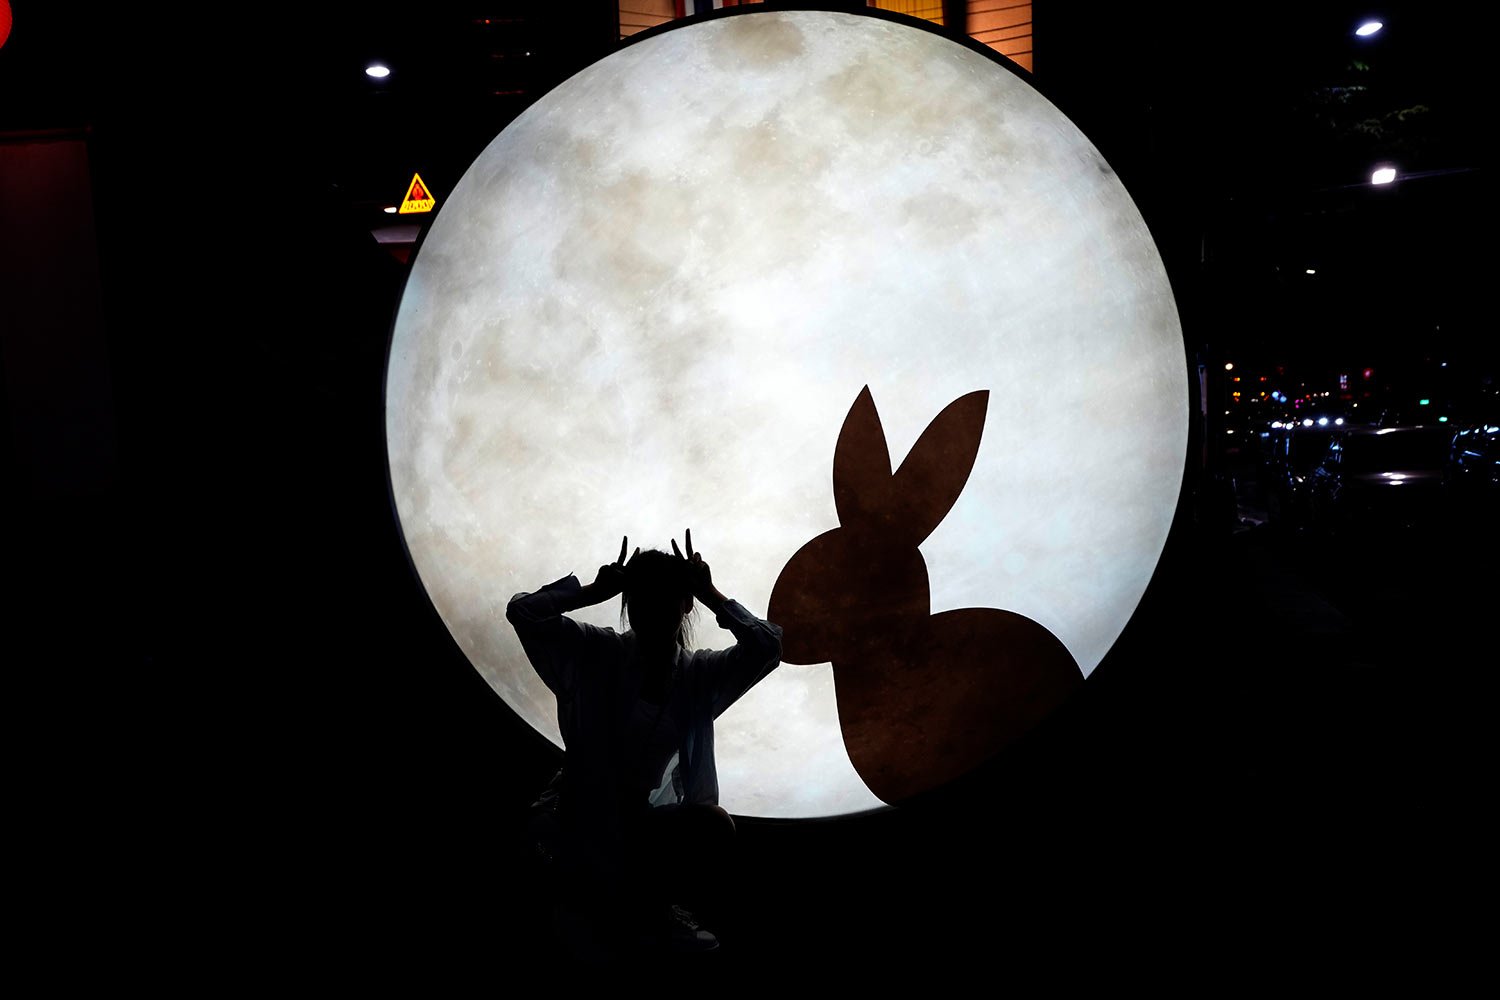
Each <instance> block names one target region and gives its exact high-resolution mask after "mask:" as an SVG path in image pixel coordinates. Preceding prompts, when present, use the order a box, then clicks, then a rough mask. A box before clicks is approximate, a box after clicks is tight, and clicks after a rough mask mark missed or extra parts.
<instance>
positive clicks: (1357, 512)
mask: <svg viewBox="0 0 1500 1000" xmlns="http://www.w3.org/2000/svg"><path fill="white" fill-rule="evenodd" d="M1452 439H1453V432H1452V431H1451V430H1450V429H1449V428H1447V427H1444V426H1442V425H1435V426H1433V425H1421V424H1418V425H1413V426H1406V427H1358V428H1354V429H1352V430H1350V429H1347V428H1346V429H1342V430H1340V431H1338V432H1337V433H1334V434H1331V435H1329V438H1328V442H1327V448H1326V451H1325V453H1324V455H1323V457H1322V458H1321V459H1320V460H1319V461H1318V462H1317V463H1316V464H1315V465H1314V466H1313V468H1312V470H1311V471H1310V472H1309V473H1308V476H1307V481H1306V483H1305V488H1306V490H1307V506H1308V510H1309V518H1310V520H1311V522H1312V523H1313V524H1315V525H1316V526H1318V527H1319V528H1322V529H1325V530H1328V531H1330V532H1345V531H1364V530H1371V529H1401V528H1411V527H1418V526H1434V525H1436V524H1438V523H1439V519H1440V518H1441V516H1442V514H1443V512H1444V500H1445V492H1444V489H1443V479H1444V467H1445V465H1446V463H1447V460H1448V453H1449V449H1450V445H1451V442H1452Z"/></svg>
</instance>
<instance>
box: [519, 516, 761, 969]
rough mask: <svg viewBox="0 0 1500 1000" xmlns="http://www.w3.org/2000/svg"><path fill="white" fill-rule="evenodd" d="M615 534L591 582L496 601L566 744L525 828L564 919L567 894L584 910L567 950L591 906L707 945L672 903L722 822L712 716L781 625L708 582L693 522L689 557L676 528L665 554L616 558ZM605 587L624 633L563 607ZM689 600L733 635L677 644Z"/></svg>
mask: <svg viewBox="0 0 1500 1000" xmlns="http://www.w3.org/2000/svg"><path fill="white" fill-rule="evenodd" d="M626 545H627V543H626V541H625V540H622V541H621V543H620V558H619V559H618V560H617V561H615V562H613V563H610V564H608V565H605V566H601V567H599V572H598V575H597V576H596V577H595V579H594V582H593V583H590V584H588V585H587V586H580V585H579V582H578V579H577V577H575V576H572V575H569V576H566V577H564V578H563V579H561V580H558V581H557V582H555V583H551V584H548V585H547V586H546V587H543V588H542V589H541V590H538V591H536V592H535V593H529V594H527V593H522V594H517V595H516V596H515V597H513V598H511V600H510V604H509V605H508V606H507V608H506V618H507V619H508V620H509V621H510V623H511V624H512V625H513V626H515V629H516V634H517V635H518V636H519V637H520V639H521V645H522V646H523V648H524V649H525V650H526V655H527V657H528V658H529V659H530V660H531V664H532V666H533V667H534V668H535V669H536V671H537V673H538V674H539V675H541V678H542V680H544V681H545V682H546V683H547V686H548V687H549V688H550V689H551V690H552V693H553V694H555V695H556V696H557V715H558V723H559V726H560V727H561V729H562V736H563V743H564V746H565V747H566V756H565V758H564V765H563V768H562V770H560V771H559V772H558V774H557V776H556V777H555V778H554V779H553V781H552V783H551V784H550V785H549V786H548V788H547V790H546V791H545V792H544V793H543V794H542V796H541V798H540V799H539V800H538V802H537V803H536V804H535V805H534V806H533V810H532V826H531V829H532V835H533V837H534V838H535V840H536V843H537V846H538V849H539V850H540V851H541V852H542V854H543V855H544V857H546V858H547V859H548V860H550V861H552V862H553V864H554V867H555V868H556V869H557V870H558V871H559V872H560V873H561V874H562V875H563V876H564V884H563V885H562V886H560V888H561V889H563V891H564V892H565V893H566V894H567V895H568V896H569V897H570V898H571V900H572V903H573V904H574V909H572V911H571V915H572V918H574V919H576V918H577V914H578V913H579V912H580V910H579V909H578V907H579V906H581V908H582V910H581V912H584V913H588V914H591V915H592V916H591V917H589V918H585V919H583V920H582V921H581V922H578V923H575V926H574V927H573V928H572V931H571V933H570V936H571V937H573V939H574V945H575V947H576V948H581V949H582V950H584V951H585V953H589V952H590V951H591V950H592V948H591V945H590V944H589V937H590V935H591V933H592V928H591V924H592V925H597V923H598V921H599V919H600V918H602V919H603V920H604V921H606V922H607V923H612V924H613V925H614V928H613V929H614V931H616V932H618V931H620V930H624V931H626V932H627V933H629V932H630V930H631V929H632V927H633V928H634V929H636V930H639V931H641V932H643V933H644V934H646V935H647V936H649V937H653V938H655V939H657V940H659V941H662V942H664V943H667V944H670V945H672V946H674V947H679V948H685V949H690V950H709V949H712V948H714V947H716V946H717V944H718V942H717V940H716V939H715V938H714V936H713V935H712V934H710V933H708V932H707V931H705V930H703V929H701V928H700V927H698V926H697V923H696V921H695V920H694V918H693V917H692V915H691V914H690V913H688V912H687V911H686V910H684V909H683V908H682V907H681V906H678V905H675V904H677V903H680V902H682V901H683V900H684V899H687V900H693V901H701V896H702V893H703V892H704V891H705V890H706V889H708V888H711V887H712V882H713V880H714V877H715V876H716V875H717V874H719V872H718V870H717V869H719V868H720V866H721V865H722V862H723V859H724V857H725V854H726V852H727V849H728V848H729V846H730V845H731V843H732V838H733V834H734V822H733V820H731V819H730V817H729V814H728V813H727V812H725V811H724V810H723V809H722V808H720V806H719V805H718V802H719V783H718V772H717V770H716V767H715V763H714V720H715V719H716V718H718V717H719V715H720V714H722V713H723V712H724V710H725V709H727V708H728V707H729V706H730V705H732V704H734V702H735V701H736V700H738V699H739V697H740V696H741V695H742V694H744V693H745V692H746V691H748V690H749V689H750V688H751V687H753V686H754V685H755V684H756V683H757V682H759V681H760V680H761V678H763V677H765V676H766V675H767V674H769V673H770V672H771V671H772V670H774V669H775V668H776V666H777V665H778V664H779V663H780V662H781V629H780V628H779V627H777V626H776V625H773V624H771V623H770V622H767V621H763V620H761V619H759V618H756V617H755V616H754V615H752V614H751V613H750V612H749V611H747V610H746V609H745V608H744V606H743V605H741V604H740V603H739V602H737V601H733V600H730V599H729V598H727V597H725V596H724V595H723V594H722V593H720V592H719V590H718V588H716V587H715V586H714V583H713V579H712V576H711V574H710V572H709V567H708V564H707V563H706V562H704V561H703V556H702V554H701V553H698V552H694V551H693V541H692V532H688V534H687V539H686V547H687V553H688V554H687V555H686V556H684V555H683V554H682V552H681V550H679V549H678V548H677V542H676V540H675V539H674V540H673V542H672V554H670V555H669V554H668V553H666V552H661V551H658V550H650V551H646V552H642V551H641V550H640V549H636V551H635V554H634V555H633V556H631V558H630V560H629V562H626V560H625V551H626ZM617 594H623V596H624V601H623V609H622V617H625V616H628V618H629V621H630V629H629V630H628V631H626V632H624V633H623V634H622V633H619V632H616V631H615V630H614V629H610V628H599V627H597V626H594V625H588V624H585V623H582V622H577V621H574V620H573V619H571V618H568V617H567V612H569V611H574V610H576V609H578V608H582V607H587V606H589V605H593V604H599V603H601V602H603V601H607V600H609V599H610V598H612V597H614V596H616V595H617ZM694 598H696V599H697V600H698V601H700V602H702V603H703V604H704V605H705V606H706V607H707V608H708V609H709V610H710V611H712V612H713V613H714V615H715V616H716V617H717V619H718V622H719V625H720V626H721V627H722V628H725V629H728V630H729V631H730V632H731V633H732V634H733V635H734V637H735V640H736V644H735V645H734V646H733V647H732V648H730V649H725V650H697V651H695V652H689V651H688V649H687V639H688V635H687V624H688V615H689V614H690V613H691V611H692V609H693V600H694ZM564 912H565V913H568V912H569V911H568V910H567V909H565V910H564ZM602 947H603V949H604V951H605V953H608V952H609V950H610V949H611V948H612V943H611V942H605V943H604V944H603V946H602ZM595 954H597V952H595Z"/></svg>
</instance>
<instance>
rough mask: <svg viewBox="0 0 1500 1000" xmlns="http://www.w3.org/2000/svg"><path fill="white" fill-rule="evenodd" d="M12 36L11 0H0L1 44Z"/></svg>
mask: <svg viewBox="0 0 1500 1000" xmlns="http://www.w3.org/2000/svg"><path fill="white" fill-rule="evenodd" d="M9 37H10V0H0V46H4V45H5V40H6V39H7V38H9Z"/></svg>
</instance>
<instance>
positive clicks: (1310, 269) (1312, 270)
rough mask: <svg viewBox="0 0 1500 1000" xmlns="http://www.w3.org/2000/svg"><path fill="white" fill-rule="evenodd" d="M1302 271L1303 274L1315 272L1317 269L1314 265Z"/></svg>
mask: <svg viewBox="0 0 1500 1000" xmlns="http://www.w3.org/2000/svg"><path fill="white" fill-rule="evenodd" d="M1303 273H1304V274H1317V273H1318V269H1317V268H1315V267H1310V268H1308V269H1307V270H1306V271H1304V272H1303Z"/></svg>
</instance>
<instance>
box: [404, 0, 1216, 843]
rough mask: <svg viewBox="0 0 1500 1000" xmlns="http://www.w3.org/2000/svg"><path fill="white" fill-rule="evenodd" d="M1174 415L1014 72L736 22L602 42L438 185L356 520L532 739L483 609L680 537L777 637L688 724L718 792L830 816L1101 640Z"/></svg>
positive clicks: (996, 64) (1121, 266)
mask: <svg viewBox="0 0 1500 1000" xmlns="http://www.w3.org/2000/svg"><path fill="white" fill-rule="evenodd" d="M1187 399H1188V385H1187V373H1186V363H1185V358H1184V354H1183V347H1182V338H1181V328H1180V325H1179V321H1178V317H1177V312H1176V305H1175V301H1174V300H1173V297H1172V292H1171V287H1170V284H1169V282H1168V279H1167V276H1166V272H1165V269H1164V267H1163V265H1162V262H1161V259H1160V256H1159V254H1158V252H1157V250H1156V246H1155V243H1154V241H1153V240H1152V238H1151V235H1150V233H1149V231H1148V230H1147V229H1146V226H1145V223H1144V221H1143V220H1142V219H1141V216H1140V213H1139V211H1138V210H1137V209H1136V208H1135V205H1134V202H1133V201H1132V200H1131V199H1130V197H1129V195H1128V193H1126V192H1125V189H1124V187H1123V186H1122V185H1121V184H1120V182H1119V180H1118V178H1116V177H1115V176H1114V173H1113V171H1112V170H1111V169H1110V167H1109V166H1108V164H1107V163H1105V161H1104V159H1103V157H1102V156H1101V155H1100V154H1099V153H1098V151H1097V150H1096V149H1095V148H1094V147H1093V145H1092V144H1091V143H1090V142H1089V141H1088V140H1087V138H1086V137H1084V136H1083V134H1082V133H1081V132H1079V131H1078V129H1077V128H1076V126H1074V125H1073V124H1072V123H1071V122H1070V121H1069V120H1068V119H1067V118H1066V117H1065V116H1064V115H1063V114H1062V113H1061V112H1059V111H1058V110H1057V109H1056V107H1055V106H1054V105H1052V104H1051V103H1050V102H1049V101H1048V100H1047V99H1046V98H1045V97H1043V96H1042V95H1041V94H1040V93H1039V92H1038V91H1037V90H1036V88H1035V87H1034V86H1033V85H1031V84H1030V83H1029V75H1028V74H1025V72H1024V71H1022V70H1019V69H1018V68H1016V67H1014V66H1013V65H1012V64H1011V63H1009V62H1008V61H1007V60H1005V59H1004V58H1003V57H1001V56H999V55H998V54H996V53H994V52H993V51H991V50H989V49H988V48H986V47H984V46H982V45H980V44H979V43H977V42H974V41H973V40H972V39H967V38H965V39H955V38H953V37H952V36H950V35H947V34H944V33H941V32H940V31H938V30H936V29H935V28H934V27H933V26H932V25H929V24H927V23H926V22H919V21H916V20H914V19H911V18H907V17H904V16H902V15H893V14H890V13H888V12H884V11H877V10H862V11H858V12H852V11H848V10H843V9H841V10H825V11H813V10H806V9H802V8H799V9H796V10H784V9H767V7H756V6H749V7H740V8H733V9H728V10H721V11H715V12H713V13H712V14H706V15H700V16H697V17H691V18H687V19H683V20H680V21H676V22H672V23H669V24H666V25H663V26H661V27H659V28H656V29H652V30H650V31H646V32H642V33H641V34H639V35H636V36H633V37H632V38H631V39H629V40H628V42H627V43H626V44H624V45H622V46H621V47H620V48H618V49H616V50H614V51H613V52H611V53H610V54H609V55H607V56H605V57H603V58H601V59H600V60H598V61H597V62H595V63H594V64H592V65H591V66H589V67H588V68H586V69H584V70H582V71H580V72H579V73H577V74H575V75H574V76H572V77H570V78H569V79H568V80H566V81H564V82H563V83H562V84H559V85H558V86H557V87H555V88H554V89H553V90H552V91H550V92H549V93H548V94H546V95H544V96H543V97H542V98H541V99H539V100H538V101H537V102H536V103H534V104H533V105H532V106H531V107H530V108H529V109H528V110H527V111H525V112H523V113H522V114H521V115H520V116H519V117H518V118H517V119H516V120H515V121H513V122H512V123H511V124H510V125H508V126H507V127H506V128H505V129H504V130H502V131H501V133H500V134H499V135H498V136H497V137H496V139H495V140H494V141H492V142H491V143H490V145H489V146H488V147H487V148H486V149H485V150H484V152H482V153H481V154H480V156H479V157H478V158H476V160H475V161H474V163H473V164H472V165H471V166H470V168H469V169H468V171H467V172H466V173H465V174H464V176H463V178H462V179H461V180H460V181H459V183H458V184H457V185H456V186H455V187H454V189H453V191H452V193H451V195H450V196H449V198H448V201H447V203H446V204H445V205H444V206H443V208H442V209H441V211H439V213H438V214H437V215H436V216H435V218H434V219H433V221H432V224H431V226H430V227H429V229H428V230H427V231H426V232H425V233H424V234H423V237H422V240H421V242H419V244H418V246H417V249H416V252H415V255H414V258H413V262H412V265H411V270H410V272H409V274H408V279H407V285H406V288H405V290H404V291H403V295H402V299H401V303H400V306H399V308H398V311H397V315H396V317H395V321H394V323H393V326H392V331H391V341H390V347H389V352H388V358H387V370H386V430H387V448H388V458H389V472H390V479H389V485H390V490H391V503H392V508H393V510H394V512H395V515H396V517H397V519H398V522H399V523H400V525H401V529H402V537H403V540H404V542H405V544H406V549H407V554H408V557H409V558H410V560H411V563H412V567H413V571H414V572H415V573H416V574H417V576H418V578H419V579H420V580H421V581H422V584H423V586H424V587H425V589H426V591H427V593H428V596H429V598H430V599H431V600H432V602H433V604H434V607H435V608H436V609H437V611H438V613H439V615H440V616H441V617H442V619H443V621H444V623H445V625H446V626H447V627H448V629H449V631H450V633H451V634H452V636H453V638H454V640H455V641H456V642H457V644H458V645H459V647H460V648H461V649H462V650H463V652H464V654H465V656H466V657H467V658H468V659H469V661H470V662H471V663H472V664H473V665H474V666H475V668H476V669H478V670H479V672H480V673H481V674H482V675H483V676H484V678H485V679H486V681H488V682H489V684H490V686H491V687H492V688H493V689H494V690H495V691H496V693H497V694H499V695H500V697H501V698H502V700H503V701H504V702H505V703H506V704H507V706H508V707H509V708H510V709H511V710H513V711H514V712H515V713H516V714H517V715H519V716H520V717H521V718H522V719H523V720H524V721H525V722H526V723H527V725H528V726H529V727H531V728H532V729H533V730H535V731H536V732H537V733H539V734H541V735H542V736H544V737H546V738H547V739H548V740H549V741H550V742H551V743H553V744H554V745H560V743H561V740H560V736H559V733H558V728H557V721H556V709H555V703H554V702H553V699H552V697H551V694H550V692H548V691H547V689H546V688H545V687H544V686H543V685H542V683H541V681H540V680H539V679H538V678H537V677H536V675H535V674H534V672H533V671H532V670H531V668H530V666H529V664H528V662H527V660H526V658H525V655H524V653H523V652H522V651H521V650H520V647H519V643H518V642H517V641H516V639H515V637H514V634H513V632H512V631H511V630H510V629H509V628H508V626H507V625H506V623H505V620H504V606H505V603H506V601H507V599H508V598H509V597H510V596H511V595H512V594H513V593H516V592H519V591H522V590H534V589H536V588H537V587H539V586H541V585H542V584H544V583H546V582H547V581H548V580H551V579H555V578H557V577H559V576H562V575H565V574H566V573H567V572H568V571H569V570H570V569H571V570H574V571H576V572H577V573H578V575H579V576H580V577H584V576H586V574H587V573H590V572H591V571H592V569H593V567H595V566H597V565H598V564H599V563H601V562H603V561H606V560H607V558H608V556H609V554H610V553H611V552H612V551H613V546H615V545H617V544H618V542H617V540H618V538H619V537H620V536H621V535H622V534H628V535H630V536H631V538H632V540H633V543H634V541H636V540H641V541H645V543H646V544H647V545H653V544H654V545H658V546H661V547H666V544H667V540H668V539H669V538H670V537H673V536H674V535H678V534H680V531H681V529H682V528H683V527H689V526H690V527H692V528H693V529H694V530H695V534H696V535H697V537H698V540H699V544H700V547H701V548H703V549H704V550H705V552H706V553H707V554H708V556H709V558H710V560H711V561H712V562H713V564H714V567H715V578H716V580H718V581H720V582H721V586H722V588H723V589H725V590H726V592H728V593H730V594H731V595H732V596H737V597H739V598H740V599H741V600H742V601H743V602H744V603H745V604H746V605H747V606H749V607H750V608H751V609H752V610H753V611H755V612H757V613H761V614H765V615H766V616H767V617H770V618H771V620H773V621H775V620H776V616H777V615H781V616H782V617H784V618H786V619H787V622H788V624H787V625H786V626H784V627H786V629H787V634H786V637H785V644H784V650H783V656H784V662H783V664H782V666H781V667H780V668H778V669H777V670H776V671H775V672H773V673H772V674H771V676H770V677H769V678H767V679H766V680H765V681H763V682H762V683H761V684H760V685H759V686H758V687H757V688H755V689H753V690H752V691H751V692H750V693H748V694H747V695H745V696H744V698H742V699H741V701H740V702H739V703H737V704H736V705H735V706H733V707H732V708H730V709H729V711H727V712H726V713H725V714H724V715H723V716H722V717H721V718H720V719H719V721H718V724H717V729H718V736H717V744H718V760H719V772H720V779H721V780H720V784H721V787H722V799H721V801H722V802H723V804H724V805H725V807H726V808H728V809H729V810H730V811H731V812H735V813H737V814H740V815H749V816H763V817H777V818H821V817H831V816H841V815H854V814H859V813H862V812H867V811H871V810H879V809H883V808H885V807H886V806H888V805H890V804H893V803H901V802H906V801H910V800H912V799H914V798H917V797H920V796H921V795H923V794H924V793H927V792H930V791H932V790H934V789H937V788H941V787H943V786H944V785H945V784H946V783H949V782H951V781H953V780H954V779H956V778H957V777H959V776H961V775H963V774H965V773H969V772H971V771H972V770H973V769H974V768H975V767H977V766H978V765H980V764H982V763H983V762H985V761H986V760H990V759H993V758H994V757H995V756H996V755H998V754H999V753H1000V752H1002V751H1003V749H1004V747H1005V746H1007V745H1008V744H1010V743H1012V742H1013V741H1014V740H1015V739H1017V738H1019V737H1020V736H1022V735H1024V733H1025V732H1027V731H1029V730H1031V729H1032V728H1034V727H1035V726H1036V725H1037V724H1038V723H1039V722H1041V721H1042V720H1043V719H1044V718H1045V717H1046V716H1047V715H1048V714H1049V713H1050V712H1051V711H1052V710H1053V709H1054V708H1056V707H1057V706H1058V705H1060V704H1061V703H1062V702H1063V701H1064V700H1065V699H1066V698H1067V697H1068V695H1069V694H1070V692H1072V691H1073V690H1074V689H1075V688H1076V687H1077V685H1078V684H1080V683H1081V682H1082V680H1083V678H1084V677H1085V676H1087V674H1088V673H1090V672H1091V671H1092V670H1093V669H1094V667H1096V666H1097V665H1098V663H1099V661H1100V660H1101V659H1103V657H1104V656H1105V654H1106V653H1107V652H1108V650H1109V649H1110V647H1111V646H1112V645H1113V643H1114V641H1115V640H1116V639H1117V638H1118V636H1119V635H1120V633H1121V631H1123V629H1124V627H1125V624H1126V622H1127V621H1128V620H1129V619H1130V617H1131V616H1132V614H1133V613H1134V610H1135V607H1136V605H1137V604H1138V602H1139V600H1140V598H1141V596H1142V594H1143V593H1144V591H1145V588H1146V585H1147V583H1148V582H1149V581H1150V578H1151V576H1152V574H1153V573H1154V570H1155V568H1156V563H1157V561H1158V559H1159V557H1160V555H1161V551H1162V548H1163V546H1164V544H1165V540H1166V535H1167V531H1168V529H1169V527H1170V524H1171V521H1172V518H1173V515H1174V513H1175V510H1176V506H1177V499H1178V493H1179V489H1180V485H1181V481H1182V472H1183V468H1184V459H1185V455H1186V443H1187ZM877 401H878V403H879V410H878V412H877V409H876V403H877ZM851 403H852V406H851ZM893 446H894V447H893ZM893 455H904V456H905V458H904V459H903V460H902V461H901V462H899V463H898V464H897V467H896V468H895V471H894V472H893V471H892V463H891V458H892V456H893ZM830 469H831V471H832V480H831V482H830V479H829V472H830ZM574 616H575V617H577V618H579V619H580V620H583V621H588V622H590V623H592V624H595V625H599V626H603V627H619V626H620V624H621V623H620V622H619V613H618V608H617V607H615V606H613V605H611V606H600V607H595V608H590V609H584V610H583V611H580V612H576V613H575V615H574ZM700 632H702V633H704V634H702V635H700V642H699V643H697V645H702V646H710V647H721V646H724V645H728V644H730V643H731V642H732V638H731V637H729V636H728V634H727V633H724V632H720V631H719V630H717V629H715V628H713V627H712V624H711V623H709V624H708V625H707V626H704V625H702V624H701V623H700ZM825 661H826V662H825ZM496 766H504V765H503V762H497V764H496Z"/></svg>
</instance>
